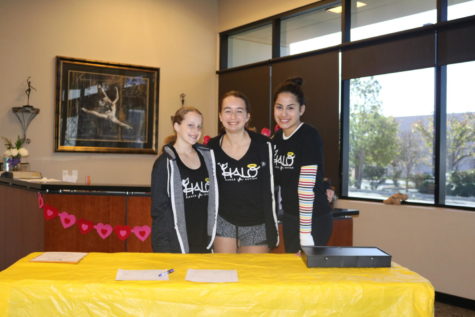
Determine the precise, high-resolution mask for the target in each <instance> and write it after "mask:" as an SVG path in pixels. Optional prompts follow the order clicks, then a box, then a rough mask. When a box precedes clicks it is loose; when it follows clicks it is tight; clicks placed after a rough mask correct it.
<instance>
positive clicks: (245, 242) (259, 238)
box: [216, 215, 267, 247]
mask: <svg viewBox="0 0 475 317" xmlns="http://www.w3.org/2000/svg"><path fill="white" fill-rule="evenodd" d="M216 236H218V237H224V238H234V239H236V240H238V244H239V246H242V247H247V246H253V245H267V237H266V226H265V224H262V225H257V226H236V225H233V224H232V223H230V222H228V221H226V220H224V219H223V218H222V217H220V216H219V215H218V222H217V224H216Z"/></svg>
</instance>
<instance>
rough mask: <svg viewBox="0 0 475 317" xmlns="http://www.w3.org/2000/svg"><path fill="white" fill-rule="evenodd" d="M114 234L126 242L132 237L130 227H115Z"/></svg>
mask: <svg viewBox="0 0 475 317" xmlns="http://www.w3.org/2000/svg"><path fill="white" fill-rule="evenodd" d="M114 232H115V234H116V235H117V237H118V238H119V239H120V240H125V239H127V238H128V237H129V236H130V233H131V230H130V227H129V226H115V227H114Z"/></svg>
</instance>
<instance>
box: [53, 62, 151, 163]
mask: <svg viewBox="0 0 475 317" xmlns="http://www.w3.org/2000/svg"><path fill="white" fill-rule="evenodd" d="M56 71H57V76H56V113H55V152H98V153H137V154H157V153H158V109H159V102H158V100H159V98H158V97H159V81H160V69H159V68H156V67H146V66H137V65H127V64H119V63H110V62H101V61H92V60H87V59H78V58H71V57H63V56H57V57H56Z"/></svg>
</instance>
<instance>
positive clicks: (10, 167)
mask: <svg viewBox="0 0 475 317" xmlns="http://www.w3.org/2000/svg"><path fill="white" fill-rule="evenodd" d="M5 162H6V164H5ZM20 163H21V157H10V158H7V159H6V160H4V164H5V171H8V172H11V171H18V170H19V169H20Z"/></svg>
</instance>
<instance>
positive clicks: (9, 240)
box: [0, 177, 358, 270]
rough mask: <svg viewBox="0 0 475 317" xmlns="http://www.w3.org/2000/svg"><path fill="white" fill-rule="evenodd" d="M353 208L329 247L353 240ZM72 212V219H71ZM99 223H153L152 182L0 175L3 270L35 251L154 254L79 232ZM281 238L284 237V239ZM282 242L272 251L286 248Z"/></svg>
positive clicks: (340, 217) (134, 243)
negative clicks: (83, 224) (49, 210)
mask: <svg viewBox="0 0 475 317" xmlns="http://www.w3.org/2000/svg"><path fill="white" fill-rule="evenodd" d="M38 193H40V194H41V197H42V198H43V200H44V204H46V205H47V206H51V207H53V208H54V210H56V212H58V213H63V212H64V213H65V214H63V216H64V215H68V217H69V220H71V219H74V221H75V223H76V225H74V226H70V227H67V224H66V223H65V221H66V220H68V219H65V218H63V219H61V217H59V216H56V217H54V218H52V219H50V220H46V219H45V217H44V215H43V213H44V211H43V209H41V208H39V206H38ZM355 214H358V212H357V211H355V210H336V211H335V214H334V230H333V235H332V237H331V239H330V243H329V244H330V245H341V246H350V245H352V243H353V220H352V217H351V216H352V215H355ZM72 216H74V218H72ZM80 220H81V221H82V220H84V221H89V222H91V223H93V224H95V225H97V224H103V225H110V226H111V227H112V228H113V227H116V226H128V227H129V228H134V227H143V226H151V218H150V186H145V185H144V186H140V185H80V184H72V183H64V182H29V181H24V180H17V179H10V178H4V177H0V235H1V238H0V270H3V269H4V268H6V267H8V266H9V265H11V264H12V263H14V262H15V261H17V260H18V259H20V258H22V257H24V256H25V255H27V254H29V253H31V252H35V251H83V252H151V245H150V237H148V238H147V239H145V240H144V241H141V240H140V239H139V238H137V237H138V236H136V235H134V234H130V235H129V236H128V238H127V239H124V240H121V239H120V238H119V236H118V235H116V234H114V232H112V233H110V234H109V235H108V236H107V237H106V238H102V237H101V236H100V235H99V234H98V233H96V229H91V231H89V232H81V231H80V230H79V229H78V223H79V221H80ZM281 241H282V239H281ZM282 251H283V246H282V243H281V246H279V248H276V249H275V250H273V252H282Z"/></svg>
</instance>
